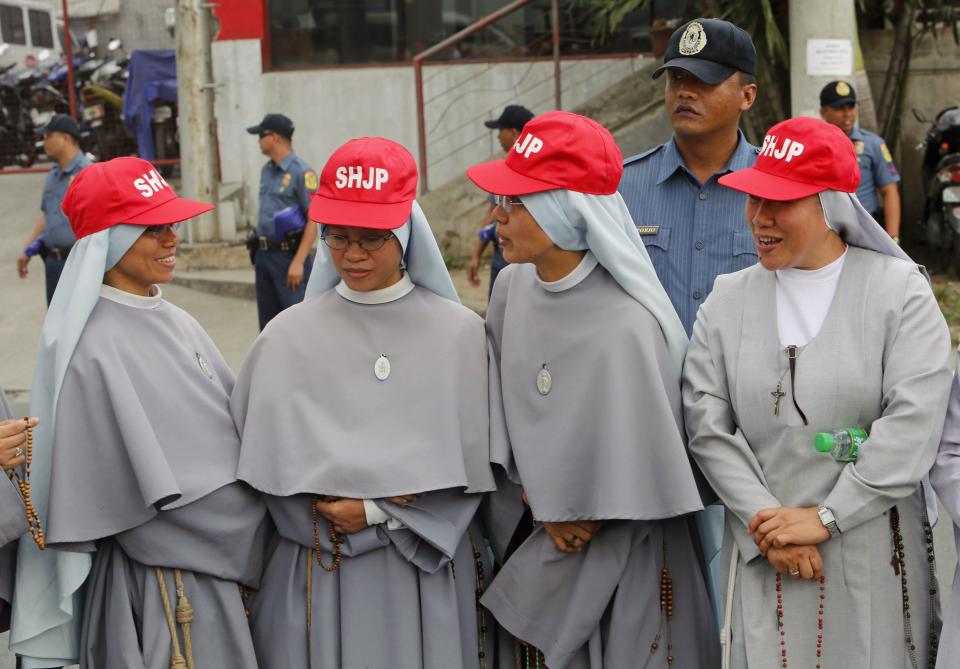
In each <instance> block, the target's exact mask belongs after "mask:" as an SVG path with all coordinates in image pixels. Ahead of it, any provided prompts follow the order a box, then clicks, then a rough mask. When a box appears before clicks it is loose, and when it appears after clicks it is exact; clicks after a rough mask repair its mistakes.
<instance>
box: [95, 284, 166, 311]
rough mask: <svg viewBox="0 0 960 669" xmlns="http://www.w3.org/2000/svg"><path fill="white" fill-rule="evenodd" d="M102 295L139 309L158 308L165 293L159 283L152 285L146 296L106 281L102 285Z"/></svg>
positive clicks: (112, 300)
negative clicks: (109, 284) (129, 291)
mask: <svg viewBox="0 0 960 669" xmlns="http://www.w3.org/2000/svg"><path fill="white" fill-rule="evenodd" d="M100 297H103V298H106V299H108V300H110V301H111V302H117V303H118V304H125V305H127V306H128V307H136V308H137V309H156V308H157V307H159V306H160V305H161V304H163V294H162V293H161V291H160V286H157V285H153V286H150V294H149V295H146V296H144V295H134V294H133V293H128V292H126V291H124V290H120V289H118V288H114V287H113V286H108V285H107V284H105V283H104V284H101V286H100Z"/></svg>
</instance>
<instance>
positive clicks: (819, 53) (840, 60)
mask: <svg viewBox="0 0 960 669" xmlns="http://www.w3.org/2000/svg"><path fill="white" fill-rule="evenodd" d="M807 74H808V75H811V76H817V75H826V76H829V77H849V76H850V75H851V74H853V42H852V41H850V40H848V39H808V40H807Z"/></svg>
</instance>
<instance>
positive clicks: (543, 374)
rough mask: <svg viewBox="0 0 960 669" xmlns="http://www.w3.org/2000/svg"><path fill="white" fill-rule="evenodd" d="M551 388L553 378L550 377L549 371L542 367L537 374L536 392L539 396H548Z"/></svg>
mask: <svg viewBox="0 0 960 669" xmlns="http://www.w3.org/2000/svg"><path fill="white" fill-rule="evenodd" d="M552 387H553V377H552V376H550V370H548V369H547V366H546V365H544V366H543V367H541V368H540V371H539V372H537V392H539V393H540V394H541V395H548V394H549V393H550V389H551V388H552Z"/></svg>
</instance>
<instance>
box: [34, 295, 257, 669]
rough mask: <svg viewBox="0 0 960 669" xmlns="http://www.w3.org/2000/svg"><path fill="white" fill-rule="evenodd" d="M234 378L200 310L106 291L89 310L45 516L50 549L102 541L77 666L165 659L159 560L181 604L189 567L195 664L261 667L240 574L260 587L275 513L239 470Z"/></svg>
mask: <svg viewBox="0 0 960 669" xmlns="http://www.w3.org/2000/svg"><path fill="white" fill-rule="evenodd" d="M233 380H234V379H233V374H232V372H231V371H230V369H229V368H228V367H227V365H226V363H225V362H224V360H223V358H222V357H221V356H220V353H219V351H218V350H217V349H216V347H215V346H214V344H213V342H212V341H211V340H210V338H209V337H208V336H207V335H206V333H205V332H204V331H203V330H202V329H201V328H200V326H199V325H198V324H197V323H196V321H195V320H194V319H193V318H191V317H190V316H189V315H187V314H186V313H185V312H184V311H182V310H181V309H179V308H177V307H175V306H173V305H171V304H169V303H167V302H161V303H160V305H159V306H158V307H157V308H153V309H143V308H137V307H132V306H128V305H125V304H119V303H116V302H112V301H110V300H107V299H105V298H101V299H100V301H99V302H98V303H97V305H96V307H95V308H94V310H93V312H92V313H91V315H90V318H89V320H88V321H87V324H86V327H85V328H84V331H83V335H82V336H81V338H80V341H79V343H78V345H77V348H76V350H75V352H74V354H73V357H72V358H71V361H70V366H69V368H68V370H67V373H66V376H65V377H64V381H63V387H62V390H61V394H60V401H59V403H58V409H57V420H56V427H55V433H54V443H53V454H52V458H53V461H52V467H51V486H50V502H49V513H48V527H47V543H48V546H49V547H51V548H58V547H59V548H61V549H69V550H92V549H93V546H94V542H96V549H95V550H96V553H97V555H96V557H95V559H94V566H93V569H92V571H91V574H90V576H89V577H88V580H87V584H86V591H85V605H84V618H83V625H82V632H81V660H80V664H81V666H84V667H91V668H93V667H96V669H113V668H116V669H121V668H124V669H127V668H131V667H133V668H137V669H139V668H141V667H142V668H144V669H161V668H163V669H166V667H168V666H169V663H170V656H171V637H170V632H169V628H168V624H167V618H166V616H165V613H164V607H163V602H162V598H161V594H160V586H159V583H158V581H157V576H156V573H155V569H154V568H155V567H161V568H163V573H164V576H165V579H166V581H167V588H168V593H169V599H170V603H171V606H172V607H176V605H177V596H176V594H175V593H176V590H175V588H174V580H173V570H174V569H180V570H182V572H183V580H184V586H185V594H186V597H187V598H188V600H189V602H190V604H191V606H192V608H193V610H194V615H195V618H194V621H193V623H192V633H191V635H192V645H193V657H194V660H195V662H196V665H197V666H198V667H210V666H230V667H241V668H247V667H249V668H251V669H252V668H254V667H256V660H255V656H254V653H253V644H252V641H251V638H250V632H249V627H248V625H247V621H246V617H245V615H244V606H243V602H242V600H241V598H240V591H239V588H238V585H237V584H238V583H242V584H244V585H246V586H250V587H256V586H257V584H258V578H259V574H260V571H261V568H262V562H263V556H264V551H265V542H266V538H267V536H268V528H269V520H268V516H267V513H266V508H265V506H264V504H263V502H262V500H261V499H260V496H259V495H258V494H257V493H256V492H254V491H252V490H251V489H250V488H249V487H248V486H246V485H245V484H243V483H240V482H237V481H236V475H235V472H236V467H237V459H238V456H239V438H238V435H237V432H236V429H235V427H234V425H233V421H232V418H231V416H230V411H229V393H230V390H231V388H232V385H233ZM177 633H178V634H180V633H181V630H180V628H179V626H178V631H177ZM181 645H182V642H181Z"/></svg>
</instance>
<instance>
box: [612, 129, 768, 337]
mask: <svg viewBox="0 0 960 669" xmlns="http://www.w3.org/2000/svg"><path fill="white" fill-rule="evenodd" d="M756 157H757V148H756V147H754V146H752V145H751V144H750V143H749V142H748V141H747V140H746V138H745V137H744V136H743V135H742V134H740V137H739V141H738V142H737V148H736V149H735V150H734V152H733V155H731V156H730V160H729V161H727V164H726V166H725V167H724V168H723V169H722V170H720V171H719V172H717V173H716V174H714V175H713V176H711V177H710V179H709V180H707V182H706V183H704V184H701V183H700V182H699V181H697V178H696V177H695V176H694V175H693V173H692V172H691V171H690V170H689V169H687V166H686V164H685V163H684V162H683V157H682V156H681V155H680V151H679V150H678V149H677V145H676V144H675V143H674V141H673V138H671V139H670V141H669V142H667V143H666V144H661V145H660V146H658V147H655V148H653V149H651V150H649V151H647V152H646V153H641V154H640V155H637V156H634V157H632V158H628V159H627V160H626V161H624V164H623V178H622V179H621V180H620V188H619V190H620V195H621V196H623V200H624V202H626V203H627V208H628V209H629V210H630V215H631V216H632V217H633V221H634V223H636V225H637V232H639V233H640V238H641V239H642V240H643V243H644V245H645V246H646V248H647V253H649V254H650V260H651V261H652V262H653V267H654V269H656V270H657V276H658V277H659V278H660V283H662V284H663V287H664V289H665V290H666V291H667V295H668V296H669V297H670V301H671V302H672V303H673V307H674V308H675V309H676V310H677V314H678V315H679V316H680V320H681V321H682V322H683V327H684V328H685V329H686V331H687V334H688V335H689V334H690V333H691V332H692V331H693V323H694V321H695V320H696V319H697V310H698V309H699V308H700V305H701V304H702V303H703V301H704V300H705V299H707V295H709V294H710V291H711V290H713V280H714V279H716V278H717V275H719V274H728V273H730V272H736V271H737V270H741V269H743V268H745V267H749V266H751V265H753V264H755V263H756V262H757V259H758V256H757V247H756V244H754V241H753V235H752V234H751V233H750V228H749V227H748V226H747V224H746V222H745V221H744V218H743V209H744V206H745V205H746V199H747V196H746V195H744V194H743V193H739V192H737V191H734V190H731V189H729V188H724V187H723V186H721V185H720V184H719V183H717V180H718V179H719V178H720V177H722V176H723V175H724V174H728V173H729V172H733V171H736V170H743V169H746V168H748V167H752V166H753V163H754V161H755V160H756Z"/></svg>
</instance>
